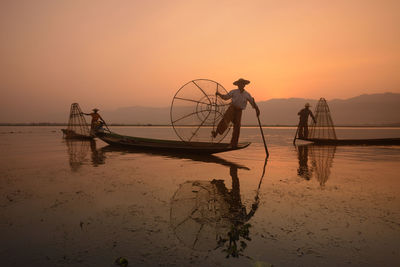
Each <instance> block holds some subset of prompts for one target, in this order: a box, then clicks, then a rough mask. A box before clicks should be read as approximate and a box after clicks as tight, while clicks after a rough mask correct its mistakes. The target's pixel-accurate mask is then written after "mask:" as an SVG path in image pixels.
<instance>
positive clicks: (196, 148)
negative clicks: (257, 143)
mask: <svg viewBox="0 0 400 267" xmlns="http://www.w3.org/2000/svg"><path fill="white" fill-rule="evenodd" d="M96 137H98V138H99V139H101V140H102V141H104V142H106V143H107V144H109V145H112V146H119V147H124V148H128V149H136V150H157V151H171V152H182V153H199V154H214V153H220V152H226V151H232V150H238V149H243V148H246V147H248V146H249V145H250V143H249V142H246V143H239V144H238V146H237V147H232V146H231V145H230V144H228V143H208V142H190V143H186V142H182V141H175V140H161V139H150V138H141V137H133V136H126V135H119V134H116V133H101V132H100V133H96Z"/></svg>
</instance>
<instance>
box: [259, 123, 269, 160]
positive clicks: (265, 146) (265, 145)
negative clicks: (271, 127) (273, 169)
mask: <svg viewBox="0 0 400 267" xmlns="http://www.w3.org/2000/svg"><path fill="white" fill-rule="evenodd" d="M257 120H258V126H260V131H261V136H262V139H263V142H264V148H265V153H266V154H267V158H268V157H269V152H268V148H267V143H266V142H265V137H264V132H263V129H262V127H261V122H260V117H259V116H257Z"/></svg>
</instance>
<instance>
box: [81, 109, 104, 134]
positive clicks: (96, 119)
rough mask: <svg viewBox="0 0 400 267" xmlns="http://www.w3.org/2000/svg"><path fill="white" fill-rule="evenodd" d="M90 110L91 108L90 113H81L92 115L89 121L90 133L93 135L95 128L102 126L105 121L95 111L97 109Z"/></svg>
mask: <svg viewBox="0 0 400 267" xmlns="http://www.w3.org/2000/svg"><path fill="white" fill-rule="evenodd" d="M92 110H93V112H92V113H84V112H82V114H84V115H87V116H91V117H92V121H91V123H90V133H91V134H92V135H94V133H95V132H96V130H97V128H99V127H102V126H103V125H104V124H105V121H104V120H103V118H102V117H101V116H100V114H99V113H97V111H99V109H97V108H94V109H92Z"/></svg>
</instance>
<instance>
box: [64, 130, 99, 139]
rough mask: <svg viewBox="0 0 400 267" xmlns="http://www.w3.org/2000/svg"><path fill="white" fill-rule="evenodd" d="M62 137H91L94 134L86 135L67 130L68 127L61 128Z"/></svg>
mask: <svg viewBox="0 0 400 267" xmlns="http://www.w3.org/2000/svg"><path fill="white" fill-rule="evenodd" d="M61 131H62V133H63V135H64V138H65V139H83V140H85V139H87V140H89V139H93V138H94V136H87V135H82V134H77V133H76V132H74V131H72V130H68V129H61Z"/></svg>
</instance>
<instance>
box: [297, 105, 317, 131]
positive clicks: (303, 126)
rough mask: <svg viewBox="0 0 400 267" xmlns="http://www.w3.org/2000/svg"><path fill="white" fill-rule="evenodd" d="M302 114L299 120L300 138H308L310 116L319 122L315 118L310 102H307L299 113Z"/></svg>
mask: <svg viewBox="0 0 400 267" xmlns="http://www.w3.org/2000/svg"><path fill="white" fill-rule="evenodd" d="M297 115H299V116H300V122H299V138H300V139H306V138H307V137H308V116H311V118H312V119H313V121H314V123H317V121H316V120H315V117H314V114H313V113H312V111H311V110H310V104H309V103H306V104H305V106H304V108H303V109H302V110H300V111H299V113H297Z"/></svg>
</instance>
